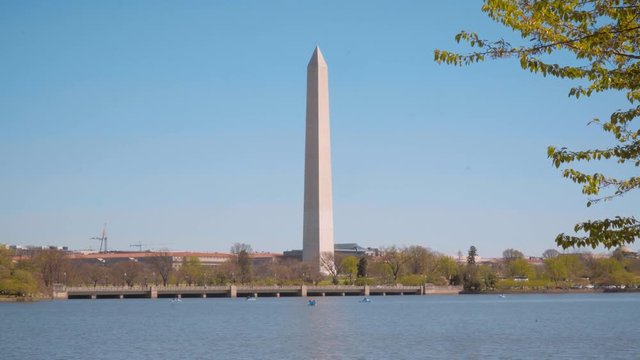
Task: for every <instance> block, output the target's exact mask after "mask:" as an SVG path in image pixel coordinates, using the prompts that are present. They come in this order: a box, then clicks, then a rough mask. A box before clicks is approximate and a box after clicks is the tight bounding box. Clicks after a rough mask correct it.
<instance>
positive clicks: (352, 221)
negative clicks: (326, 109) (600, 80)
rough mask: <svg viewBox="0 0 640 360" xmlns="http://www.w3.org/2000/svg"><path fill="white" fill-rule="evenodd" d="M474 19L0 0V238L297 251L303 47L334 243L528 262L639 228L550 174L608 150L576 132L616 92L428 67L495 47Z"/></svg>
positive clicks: (494, 30)
mask: <svg viewBox="0 0 640 360" xmlns="http://www.w3.org/2000/svg"><path fill="white" fill-rule="evenodd" d="M480 5H481V4H480V2H477V1H462V0H459V1H396V2H376V1H348V2H347V1H322V2H318V1H315V2H311V1H308V2H302V1H269V2H266V1H230V2H226V3H225V4H223V3H222V2H212V1H201V2H198V1H189V2H181V1H136V2H130V1H107V2H86V1H56V2H51V1H37V2H36V1H3V2H2V3H0V54H1V55H0V243H10V244H25V245H26V244H35V245H46V244H56V245H68V246H70V247H72V248H75V249H87V248H94V249H95V248H96V247H97V243H96V242H95V241H94V240H89V239H88V238H89V237H91V236H96V235H98V233H99V231H100V230H101V227H102V224H103V223H104V222H107V223H108V231H109V241H110V245H111V247H112V248H116V249H122V250H125V249H130V247H129V245H130V244H134V243H138V242H142V243H143V244H149V245H148V247H150V248H161V247H166V248H170V249H175V250H178V249H189V250H218V251H227V250H228V249H229V247H230V245H231V244H232V243H234V242H246V243H250V244H252V245H253V247H254V249H256V250H258V251H282V250H286V249H294V248H301V246H302V202H303V196H302V195H303V175H304V124H305V119H304V116H305V81H306V65H307V61H308V60H309V58H310V56H311V53H312V51H313V48H314V47H315V46H316V45H317V44H318V45H320V47H321V48H322V51H323V53H324V55H325V59H326V60H327V62H328V64H329V72H330V73H329V76H330V97H331V126H332V129H331V131H332V147H333V148H332V156H333V181H334V184H333V186H334V206H335V209H334V217H335V240H336V242H357V243H359V244H361V245H364V246H382V245H391V244H397V245H408V244H419V245H423V246H427V247H430V248H432V249H434V250H437V251H440V252H443V253H447V254H455V253H456V252H457V251H458V250H463V251H466V249H468V248H469V246H470V245H475V246H476V247H477V248H478V250H479V254H480V255H481V256H487V257H491V256H499V255H500V254H501V252H502V250H504V249H505V248H508V247H513V248H516V249H520V250H521V251H523V252H524V253H525V254H527V255H540V254H541V253H542V251H544V250H545V249H547V248H552V247H554V242H553V239H554V237H555V235H556V234H557V233H559V232H563V231H569V230H571V229H572V227H573V224H574V223H575V222H577V221H579V220H583V219H586V218H589V217H602V216H613V215H618V214H620V215H636V216H637V215H638V213H637V210H638V206H637V204H638V200H640V197H638V196H637V195H633V196H628V197H627V198H624V199H622V200H619V201H615V202H612V203H608V204H604V205H599V206H596V207H592V208H590V209H587V208H586V207H585V202H586V198H584V197H583V196H582V194H581V193H580V188H579V187H578V186H576V185H573V184H571V183H570V182H569V181H568V180H565V179H563V178H562V177H561V176H560V173H559V171H558V170H556V169H555V168H553V167H552V166H551V164H550V162H549V161H548V159H547V158H546V147H547V145H552V144H553V145H566V146H569V147H576V148H582V147H585V146H590V145H593V144H598V145H606V144H608V141H609V139H608V138H607V135H604V134H601V132H600V131H599V130H598V129H596V128H595V127H587V126H586V123H587V122H588V121H589V120H591V119H592V118H593V117H596V116H602V117H604V116H607V115H608V114H610V113H611V112H612V111H613V110H615V109H617V108H620V107H624V106H627V104H626V103H625V100H624V98H623V96H622V95H619V94H608V95H599V96H595V97H594V98H592V99H589V100H587V101H582V100H581V101H576V100H575V99H571V98H568V97H567V93H568V89H569V87H570V85H571V83H570V82H568V81H562V80H557V79H549V78H542V77H539V76H535V75H532V74H530V73H528V72H525V71H522V70H521V69H520V68H519V66H518V64H517V62H516V61H499V62H490V63H485V64H480V65H476V66H471V67H466V68H453V67H449V66H442V65H437V64H436V63H434V61H433V50H434V49H436V48H444V49H453V50H456V49H460V48H459V47H458V46H456V44H455V42H454V40H453V37H454V35H455V34H456V33H457V32H458V31H459V30H462V29H469V30H475V31H478V32H480V33H481V34H484V35H486V37H488V38H491V37H496V36H500V34H503V35H504V36H507V37H509V34H508V33H507V32H506V30H504V29H503V28H501V27H500V26H499V25H498V24H495V23H493V22H491V21H490V20H489V19H488V18H487V17H486V16H485V15H484V14H483V13H481V12H480ZM611 168H612V169H616V168H615V167H611ZM594 169H596V168H594ZM627 170H629V169H628V168H627V169H625V170H622V171H619V172H618V173H619V174H625V171H627ZM629 173H630V172H626V174H627V175H628V174H629Z"/></svg>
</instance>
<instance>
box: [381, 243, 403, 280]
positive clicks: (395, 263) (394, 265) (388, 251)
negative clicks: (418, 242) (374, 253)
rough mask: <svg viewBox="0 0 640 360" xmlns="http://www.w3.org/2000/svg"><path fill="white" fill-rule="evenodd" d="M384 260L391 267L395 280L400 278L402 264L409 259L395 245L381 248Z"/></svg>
mask: <svg viewBox="0 0 640 360" xmlns="http://www.w3.org/2000/svg"><path fill="white" fill-rule="evenodd" d="M381 251H382V262H383V263H384V264H385V265H387V266H388V267H389V269H390V270H391V274H392V275H393V281H397V280H398V276H400V270H402V265H404V263H405V262H406V261H407V259H406V256H405V255H404V254H403V253H402V252H401V251H399V250H398V248H396V247H395V245H394V246H390V247H387V248H383V249H381Z"/></svg>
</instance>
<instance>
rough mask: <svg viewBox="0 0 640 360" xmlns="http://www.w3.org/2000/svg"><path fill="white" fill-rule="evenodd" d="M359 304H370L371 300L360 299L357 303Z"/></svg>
mask: <svg viewBox="0 0 640 360" xmlns="http://www.w3.org/2000/svg"><path fill="white" fill-rule="evenodd" d="M358 302H360V303H370V302H371V299H369V298H368V297H365V298H364V299H361V300H360V301H358Z"/></svg>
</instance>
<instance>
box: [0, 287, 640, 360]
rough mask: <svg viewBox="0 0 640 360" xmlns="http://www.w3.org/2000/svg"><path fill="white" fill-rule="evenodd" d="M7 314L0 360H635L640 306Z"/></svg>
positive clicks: (534, 302)
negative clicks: (486, 359)
mask: <svg viewBox="0 0 640 360" xmlns="http://www.w3.org/2000/svg"><path fill="white" fill-rule="evenodd" d="M316 299H317V300H318V305H317V306H315V307H314V306H308V305H307V299H305V298H280V299H276V298H260V299H258V300H257V301H245V300H244V299H184V300H183V301H182V302H181V303H173V304H172V303H171V302H170V301H169V300H167V299H158V300H149V299H139V300H134V299H132V300H94V301H90V300H75V301H74V300H70V301H62V302H42V303H34V304H0V319H2V324H3V330H2V331H1V332H0V354H2V356H1V358H2V359H85V358H94V359H124V358H131V359H159V358H181V359H182V358H189V359H305V358H309V359H343V358H345V359H346V358H348V359H381V358H391V357H393V358H399V359H408V358H442V359H446V358H485V357H490V358H521V359H539V358H558V357H565V358H605V357H606V358H636V357H637V354H638V351H639V350H640V345H639V344H638V342H637V341H636V336H637V330H638V328H639V326H638V324H640V315H639V313H638V309H639V308H640V307H639V305H640V294H582V295H508V296H507V297H506V298H504V299H501V298H499V297H498V296H495V295H491V296H490V295H486V296H386V297H381V296H378V297H372V300H373V301H372V302H371V303H359V302H358V300H360V298H359V297H326V298H323V297H317V298H316Z"/></svg>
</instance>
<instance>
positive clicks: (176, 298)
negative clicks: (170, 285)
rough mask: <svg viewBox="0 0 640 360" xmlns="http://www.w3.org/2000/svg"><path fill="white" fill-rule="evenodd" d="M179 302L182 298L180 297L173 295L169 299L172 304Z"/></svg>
mask: <svg viewBox="0 0 640 360" xmlns="http://www.w3.org/2000/svg"><path fill="white" fill-rule="evenodd" d="M179 302H182V299H180V298H179V297H175V298H173V299H171V303H172V304H175V303H179Z"/></svg>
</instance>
